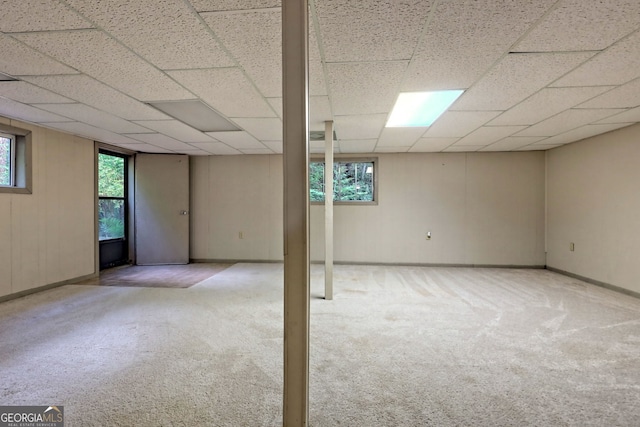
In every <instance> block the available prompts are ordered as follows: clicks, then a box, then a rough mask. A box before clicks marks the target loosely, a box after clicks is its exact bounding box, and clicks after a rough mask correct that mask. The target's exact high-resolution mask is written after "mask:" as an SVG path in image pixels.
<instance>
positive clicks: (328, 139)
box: [324, 121, 333, 300]
mask: <svg viewBox="0 0 640 427" xmlns="http://www.w3.org/2000/svg"><path fill="white" fill-rule="evenodd" d="M324 148H325V152H324V299H326V300H332V299H333V122H332V121H326V122H324Z"/></svg>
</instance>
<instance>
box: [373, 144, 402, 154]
mask: <svg viewBox="0 0 640 427" xmlns="http://www.w3.org/2000/svg"><path fill="white" fill-rule="evenodd" d="M410 148H411V147H381V146H379V145H378V146H376V151H375V152H376V153H406V152H407V151H409V149H410Z"/></svg>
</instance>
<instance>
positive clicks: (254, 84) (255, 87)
mask: <svg viewBox="0 0 640 427" xmlns="http://www.w3.org/2000/svg"><path fill="white" fill-rule="evenodd" d="M184 2H185V3H186V4H187V7H188V8H189V9H191V11H193V13H194V14H195V15H196V17H197V19H198V20H199V21H200V23H201V24H202V25H204V28H205V29H206V30H207V31H208V32H209V34H211V37H213V39H214V40H215V41H216V42H217V43H218V45H219V46H220V49H222V51H223V52H224V53H225V54H226V55H227V56H228V57H229V58H230V59H231V60H232V61H233V62H234V63H235V64H236V67H237V68H238V69H239V70H240V71H241V72H242V74H243V76H244V77H245V79H247V81H248V82H249V83H250V84H251V86H253V89H254V90H255V91H256V93H258V94H260V96H261V97H262V100H263V101H264V102H265V103H266V104H267V106H268V107H269V108H270V109H271V111H273V114H274V115H275V116H276V117H278V113H277V111H276V110H275V109H274V108H273V106H272V105H271V104H270V103H269V101H267V98H266V96H265V95H264V93H262V92H261V91H260V89H259V88H258V86H257V85H256V83H255V82H254V81H253V79H252V78H251V77H249V74H247V72H246V70H245V69H244V67H242V64H240V61H238V58H236V57H235V56H234V55H233V54H232V53H231V51H230V50H229V48H228V47H227V46H226V45H225V44H224V43H223V42H222V40H221V39H220V37H218V34H216V32H215V30H214V29H213V28H211V26H210V25H209V24H208V23H207V21H205V19H204V18H203V17H202V15H201V13H204V12H198V11H197V10H196V9H195V7H193V5H192V4H191V2H189V1H187V0H184ZM176 83H177V82H176ZM198 99H200V97H198ZM200 100H201V101H203V100H202V99H200ZM203 102H204V101H203ZM207 105H208V104H207ZM222 117H226V116H225V115H222Z"/></svg>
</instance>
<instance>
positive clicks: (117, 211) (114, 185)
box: [98, 150, 129, 270]
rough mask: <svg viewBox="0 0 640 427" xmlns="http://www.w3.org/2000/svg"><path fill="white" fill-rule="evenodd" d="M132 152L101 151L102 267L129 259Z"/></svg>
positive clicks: (100, 210) (121, 263) (99, 220)
mask: <svg viewBox="0 0 640 427" xmlns="http://www.w3.org/2000/svg"><path fill="white" fill-rule="evenodd" d="M128 160H129V156H127V155H125V154H120V153H113V152H109V151H106V150H100V151H99V153H98V230H99V232H98V239H99V247H100V270H103V269H105V268H110V267H116V266H119V265H123V264H127V263H128V262H129V243H128V241H127V236H128V235H129V234H128V233H129V221H128V217H129V215H128V214H129V204H128V196H129V195H128V165H127V163H128Z"/></svg>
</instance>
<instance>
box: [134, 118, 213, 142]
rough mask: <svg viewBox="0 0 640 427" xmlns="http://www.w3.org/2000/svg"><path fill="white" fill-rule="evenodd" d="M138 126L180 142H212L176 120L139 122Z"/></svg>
mask: <svg viewBox="0 0 640 427" xmlns="http://www.w3.org/2000/svg"><path fill="white" fill-rule="evenodd" d="M136 123H137V124H139V125H140V126H144V127H145V128H147V129H152V130H154V131H156V132H160V133H163V134H165V135H167V136H170V137H171V138H175V139H177V140H178V141H182V142H212V140H211V138H210V137H209V136H207V135H205V134H204V133H202V132H200V131H199V130H197V129H194V128H192V127H191V126H188V125H186V124H184V123H182V122H180V121H178V120H139V121H136Z"/></svg>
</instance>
